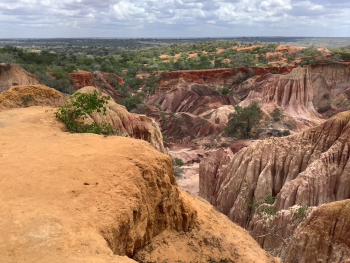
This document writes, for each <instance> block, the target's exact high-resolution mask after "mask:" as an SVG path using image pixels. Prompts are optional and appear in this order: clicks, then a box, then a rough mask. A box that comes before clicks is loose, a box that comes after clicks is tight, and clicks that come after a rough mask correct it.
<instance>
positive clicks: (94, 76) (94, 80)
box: [70, 70, 125, 101]
mask: <svg viewBox="0 0 350 263" xmlns="http://www.w3.org/2000/svg"><path fill="white" fill-rule="evenodd" d="M70 77H71V80H72V82H73V86H74V88H75V90H79V89H82V88H84V87H87V86H94V87H97V88H98V89H99V90H100V91H102V92H104V93H106V94H108V95H109V96H111V97H112V98H113V99H114V100H115V101H118V100H119V99H120V98H121V95H120V94H119V92H118V91H117V89H116V84H118V85H120V86H124V85H125V81H124V80H123V79H122V78H121V77H119V76H118V75H116V74H113V73H105V72H98V71H96V72H89V71H82V70H81V71H76V72H73V73H71V74H70Z"/></svg>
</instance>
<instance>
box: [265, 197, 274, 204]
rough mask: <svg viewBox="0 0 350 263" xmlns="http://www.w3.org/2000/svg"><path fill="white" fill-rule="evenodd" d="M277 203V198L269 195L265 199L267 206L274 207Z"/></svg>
mask: <svg viewBox="0 0 350 263" xmlns="http://www.w3.org/2000/svg"><path fill="white" fill-rule="evenodd" d="M275 201H276V197H274V196H272V195H269V196H267V197H266V198H265V202H264V203H265V204H269V205H273V204H274V203H275Z"/></svg>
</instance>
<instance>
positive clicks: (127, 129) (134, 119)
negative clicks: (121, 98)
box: [77, 87, 165, 152]
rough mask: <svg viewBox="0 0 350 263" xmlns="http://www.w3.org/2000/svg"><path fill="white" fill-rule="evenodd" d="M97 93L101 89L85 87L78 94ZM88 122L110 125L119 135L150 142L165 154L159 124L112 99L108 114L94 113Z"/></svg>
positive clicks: (108, 106)
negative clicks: (132, 111) (129, 110)
mask: <svg viewBox="0 0 350 263" xmlns="http://www.w3.org/2000/svg"><path fill="white" fill-rule="evenodd" d="M95 91H99V89H97V88H95V87H85V88H82V89H80V90H78V91H77V92H79V93H93V92H95ZM105 95H106V94H105ZM87 122H95V123H97V124H100V125H101V124H109V125H110V126H111V127H112V128H113V129H114V130H115V131H117V133H118V134H119V135H123V136H130V137H133V138H136V139H141V140H145V141H148V142H149V143H151V144H152V145H153V146H154V147H155V148H156V149H158V150H159V151H161V152H165V148H164V145H163V136H162V133H161V131H160V128H159V126H158V124H157V123H156V122H155V121H154V120H153V119H152V118H149V117H147V116H145V115H139V114H133V113H130V112H128V111H127V109H126V108H125V107H124V106H122V105H119V104H118V103H116V102H115V101H114V100H113V99H111V98H110V99H109V100H108V105H107V111H106V113H105V114H102V113H97V112H96V113H93V114H91V116H89V119H88V120H87Z"/></svg>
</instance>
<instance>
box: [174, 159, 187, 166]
mask: <svg viewBox="0 0 350 263" xmlns="http://www.w3.org/2000/svg"><path fill="white" fill-rule="evenodd" d="M174 163H175V165H177V166H184V165H185V163H184V161H183V160H181V159H179V158H175V159H174Z"/></svg>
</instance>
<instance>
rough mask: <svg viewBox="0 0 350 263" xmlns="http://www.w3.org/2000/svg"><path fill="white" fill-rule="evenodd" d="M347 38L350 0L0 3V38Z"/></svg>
mask: <svg viewBox="0 0 350 263" xmlns="http://www.w3.org/2000/svg"><path fill="white" fill-rule="evenodd" d="M238 36H314V37H350V0H211V1H209V0H0V38H53V37H67V38H72V37H73V38H78V37H110V38H139V37H146V38H147V37H156V38H192V37H238Z"/></svg>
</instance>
